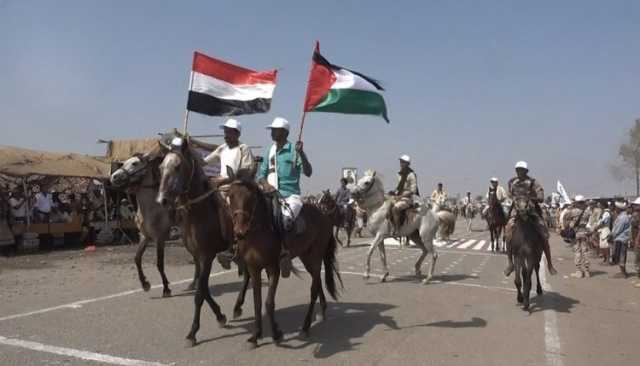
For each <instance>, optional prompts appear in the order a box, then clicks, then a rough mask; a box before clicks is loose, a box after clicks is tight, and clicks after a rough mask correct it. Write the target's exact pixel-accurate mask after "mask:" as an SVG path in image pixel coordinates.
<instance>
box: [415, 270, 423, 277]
mask: <svg viewBox="0 0 640 366" xmlns="http://www.w3.org/2000/svg"><path fill="white" fill-rule="evenodd" d="M415 275H416V277H422V271H421V270H419V269H416V271H415Z"/></svg>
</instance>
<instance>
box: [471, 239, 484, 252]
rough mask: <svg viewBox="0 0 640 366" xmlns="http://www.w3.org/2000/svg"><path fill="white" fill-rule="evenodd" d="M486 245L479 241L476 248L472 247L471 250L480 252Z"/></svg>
mask: <svg viewBox="0 0 640 366" xmlns="http://www.w3.org/2000/svg"><path fill="white" fill-rule="evenodd" d="M485 243H486V240H480V241H479V242H478V244H476V246H474V247H473V250H480V249H482V247H483V246H484V244H485Z"/></svg>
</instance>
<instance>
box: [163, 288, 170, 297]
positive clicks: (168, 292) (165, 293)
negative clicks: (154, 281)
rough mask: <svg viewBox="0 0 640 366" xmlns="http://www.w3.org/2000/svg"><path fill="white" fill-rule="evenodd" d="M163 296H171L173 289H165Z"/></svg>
mask: <svg viewBox="0 0 640 366" xmlns="http://www.w3.org/2000/svg"><path fill="white" fill-rule="evenodd" d="M162 297H171V290H169V289H166V290H163V291H162Z"/></svg>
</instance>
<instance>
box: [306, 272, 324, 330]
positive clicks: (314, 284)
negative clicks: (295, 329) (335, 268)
mask: <svg viewBox="0 0 640 366" xmlns="http://www.w3.org/2000/svg"><path fill="white" fill-rule="evenodd" d="M311 277H312V280H311V301H310V302H309V308H308V310H307V315H306V316H305V318H304V324H303V325H302V335H303V336H304V337H308V336H309V328H311V318H312V317H313V308H314V306H315V304H316V301H317V300H318V294H319V291H320V290H321V289H322V288H321V286H322V283H321V280H320V271H319V270H318V271H315V270H314V271H313V272H311Z"/></svg>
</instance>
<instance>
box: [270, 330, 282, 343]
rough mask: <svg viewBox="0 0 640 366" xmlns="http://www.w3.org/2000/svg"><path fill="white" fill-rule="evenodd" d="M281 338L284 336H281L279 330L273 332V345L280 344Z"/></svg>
mask: <svg viewBox="0 0 640 366" xmlns="http://www.w3.org/2000/svg"><path fill="white" fill-rule="evenodd" d="M283 336H284V335H283V334H282V331H281V330H277V331H276V332H275V334H274V335H273V342H274V343H275V344H279V343H280V342H282V338H283Z"/></svg>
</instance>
